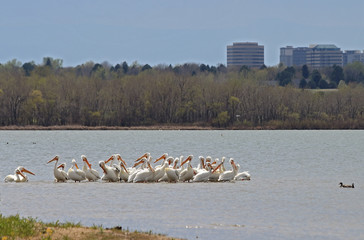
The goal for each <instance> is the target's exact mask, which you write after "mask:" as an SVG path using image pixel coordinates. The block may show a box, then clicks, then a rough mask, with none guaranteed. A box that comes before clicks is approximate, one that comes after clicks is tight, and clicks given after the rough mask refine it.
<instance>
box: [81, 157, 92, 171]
mask: <svg viewBox="0 0 364 240" xmlns="http://www.w3.org/2000/svg"><path fill="white" fill-rule="evenodd" d="M81 159H82V161H84V162H85V163H86V164H87V166H88V167H89V168H90V169H91V164H90V163H89V162H88V160H87V157H86V156H85V155H81Z"/></svg>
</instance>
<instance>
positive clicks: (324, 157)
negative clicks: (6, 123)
mask: <svg viewBox="0 0 364 240" xmlns="http://www.w3.org/2000/svg"><path fill="white" fill-rule="evenodd" d="M147 151H148V152H150V153H151V155H152V156H153V157H159V156H160V155H162V154H163V153H165V152H167V153H169V155H171V156H176V157H178V156H180V155H184V156H187V155H189V154H193V155H194V156H195V157H194V160H193V161H192V165H194V166H196V165H197V162H198V161H197V159H198V156H199V155H203V156H207V155H210V156H212V157H213V158H215V157H219V158H221V157H222V156H226V157H228V158H230V157H233V158H234V159H235V160H236V161H237V162H238V163H239V164H240V165H241V167H242V169H243V170H249V172H250V173H251V175H252V180H251V181H244V182H231V183H177V184H169V183H149V184H126V183H102V182H96V183H89V182H82V183H71V182H69V183H54V182H53V166H54V165H53V164H46V162H47V161H48V160H50V159H52V158H53V157H54V156H55V155H56V154H58V155H59V156H60V162H66V163H67V165H68V166H67V169H68V167H69V166H70V163H71V160H72V158H75V159H76V161H77V162H78V163H79V164H80V165H82V162H81V159H80V156H81V154H85V155H86V156H87V157H88V159H89V161H90V162H91V164H93V165H94V167H95V168H96V169H97V170H99V172H100V174H101V169H100V168H99V167H98V166H97V162H98V161H100V160H106V159H107V158H108V157H110V156H111V154H114V153H120V154H121V156H122V157H123V159H124V160H126V161H127V163H128V164H129V165H131V164H132V162H133V161H134V159H136V158H137V157H139V156H141V155H142V154H143V153H145V152H147ZM363 156H364V131H0V163H1V167H0V177H1V179H3V178H4V177H5V176H6V175H7V174H9V173H13V171H14V169H15V168H16V167H17V166H20V165H23V166H25V167H26V168H28V169H29V170H31V171H33V172H34V173H35V174H36V176H30V181H29V182H27V183H4V182H3V181H2V182H1V183H0V212H1V213H2V214H3V215H6V216H7V215H13V214H17V213H19V214H20V215H21V216H24V217H26V216H32V217H36V218H38V219H40V220H42V221H57V220H60V221H61V222H65V221H72V222H81V224H83V225H87V226H92V225H102V226H104V227H113V226H122V227H123V228H124V229H127V228H128V229H129V230H140V231H150V230H151V231H152V232H156V233H164V234H167V235H169V236H172V237H180V238H186V239H196V238H198V239H243V238H244V239H364V225H363V222H364V200H363V199H364V191H363V187H362V186H363V184H364V174H363V173H364V172H363V171H364V163H363ZM226 166H227V167H228V168H230V166H228V164H226ZM339 182H344V183H347V184H351V183H352V182H354V183H355V189H342V188H339V186H338V183H339Z"/></svg>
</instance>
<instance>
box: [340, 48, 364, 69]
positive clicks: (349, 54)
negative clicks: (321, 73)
mask: <svg viewBox="0 0 364 240" xmlns="http://www.w3.org/2000/svg"><path fill="white" fill-rule="evenodd" d="M353 62H361V63H364V52H360V50H346V51H345V53H344V56H343V64H344V66H345V65H347V64H350V63H353Z"/></svg>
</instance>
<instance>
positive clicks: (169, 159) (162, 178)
mask: <svg viewBox="0 0 364 240" xmlns="http://www.w3.org/2000/svg"><path fill="white" fill-rule="evenodd" d="M173 161H174V158H173V157H171V156H169V157H168V158H167V159H166V160H165V161H164V162H165V163H166V162H167V163H168V165H167V167H168V166H169V168H173V165H171V164H172V163H173ZM168 180H169V179H168V176H167V174H166V168H165V169H164V175H163V176H162V177H161V178H160V179H159V180H158V182H168Z"/></svg>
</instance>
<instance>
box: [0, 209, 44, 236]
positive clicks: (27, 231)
mask: <svg viewBox="0 0 364 240" xmlns="http://www.w3.org/2000/svg"><path fill="white" fill-rule="evenodd" d="M36 227H37V221H36V220H35V219H33V218H20V217H19V215H15V216H9V217H4V216H3V215H2V214H0V236H1V237H5V236H6V237H8V238H9V239H15V238H16V237H29V236H33V235H34V234H35V233H36V231H37V230H36Z"/></svg>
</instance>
